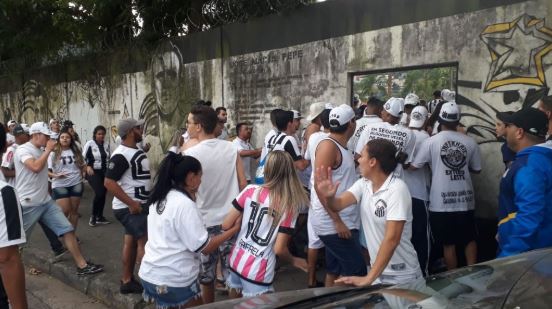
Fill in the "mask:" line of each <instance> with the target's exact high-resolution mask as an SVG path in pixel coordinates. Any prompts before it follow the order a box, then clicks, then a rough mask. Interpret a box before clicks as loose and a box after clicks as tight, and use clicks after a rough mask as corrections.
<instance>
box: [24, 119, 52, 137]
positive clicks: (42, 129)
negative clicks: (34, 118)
mask: <svg viewBox="0 0 552 309" xmlns="http://www.w3.org/2000/svg"><path fill="white" fill-rule="evenodd" d="M38 133H42V134H44V135H48V136H50V135H52V131H50V128H49V127H48V125H47V124H46V123H45V122H43V121H40V122H35V123H33V124H32V125H31V127H30V128H29V135H33V134H38Z"/></svg>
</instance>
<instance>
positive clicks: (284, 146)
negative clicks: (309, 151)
mask: <svg viewBox="0 0 552 309" xmlns="http://www.w3.org/2000/svg"><path fill="white" fill-rule="evenodd" d="M293 117H294V115H293V112H292V111H282V112H279V113H278V114H277V115H276V128H277V129H278V131H279V134H278V135H277V136H276V138H274V145H273V147H272V149H273V150H282V151H285V152H287V153H289V154H290V156H291V158H292V159H293V165H294V166H295V168H296V169H297V170H299V171H302V170H304V169H305V168H306V167H307V166H308V165H309V162H308V161H307V160H305V159H303V155H302V154H301V149H300V148H299V144H298V143H297V139H296V138H295V137H294V135H295V133H296V132H297V122H296V121H294V118H293Z"/></svg>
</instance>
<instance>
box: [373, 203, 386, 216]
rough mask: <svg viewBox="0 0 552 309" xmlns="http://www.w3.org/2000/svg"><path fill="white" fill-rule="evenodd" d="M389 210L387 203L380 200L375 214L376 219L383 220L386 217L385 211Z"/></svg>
mask: <svg viewBox="0 0 552 309" xmlns="http://www.w3.org/2000/svg"><path fill="white" fill-rule="evenodd" d="M386 209H387V203H386V202H385V201H384V200H378V201H377V202H376V211H374V214H375V215H376V217H379V218H382V217H385V210H386Z"/></svg>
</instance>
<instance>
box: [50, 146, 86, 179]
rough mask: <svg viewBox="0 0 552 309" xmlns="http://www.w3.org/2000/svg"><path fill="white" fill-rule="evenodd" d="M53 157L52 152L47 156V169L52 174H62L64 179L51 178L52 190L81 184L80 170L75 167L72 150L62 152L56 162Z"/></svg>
mask: <svg viewBox="0 0 552 309" xmlns="http://www.w3.org/2000/svg"><path fill="white" fill-rule="evenodd" d="M55 156H56V154H55V153H54V152H51V153H50V155H49V156H48V168H49V169H51V170H52V172H53V173H54V174H64V175H65V177H61V178H53V179H52V188H66V187H72V186H74V185H77V184H79V183H81V182H82V170H81V169H80V168H79V167H78V166H77V163H76V161H75V159H76V158H75V154H74V153H73V150H71V149H67V150H63V151H62V152H61V155H60V157H59V159H58V160H55Z"/></svg>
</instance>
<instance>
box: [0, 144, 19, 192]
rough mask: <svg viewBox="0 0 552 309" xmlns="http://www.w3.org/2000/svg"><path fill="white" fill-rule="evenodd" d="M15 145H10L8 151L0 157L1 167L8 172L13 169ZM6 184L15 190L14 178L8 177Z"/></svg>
mask: <svg viewBox="0 0 552 309" xmlns="http://www.w3.org/2000/svg"><path fill="white" fill-rule="evenodd" d="M17 146H18V145H17V144H15V143H13V144H11V146H10V147H8V149H6V152H4V154H3V155H2V167H4V168H7V169H9V170H14V169H15V163H14V161H13V160H14V156H15V150H16V149H17ZM6 182H7V183H8V184H9V185H10V186H12V187H14V188H15V177H10V178H7V179H6Z"/></svg>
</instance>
